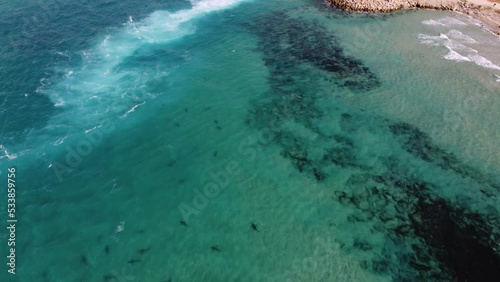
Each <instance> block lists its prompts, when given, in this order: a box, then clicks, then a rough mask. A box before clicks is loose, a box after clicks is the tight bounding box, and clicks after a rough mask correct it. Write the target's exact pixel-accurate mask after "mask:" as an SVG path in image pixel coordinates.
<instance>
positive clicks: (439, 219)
mask: <svg viewBox="0 0 500 282" xmlns="http://www.w3.org/2000/svg"><path fill="white" fill-rule="evenodd" d="M247 28H248V29H249V30H250V31H251V32H253V34H255V36H256V38H257V40H258V49H259V51H261V52H262V54H263V58H262V59H263V61H264V62H265V65H266V67H267V68H268V70H269V78H268V80H269V85H270V88H271V89H270V90H269V91H268V92H266V93H265V94H264V95H263V96H262V97H260V98H259V99H256V100H255V101H253V103H252V105H251V110H250V112H249V114H248V117H247V119H246V123H247V124H248V125H250V126H252V127H254V128H257V129H259V130H267V131H269V133H270V134H271V135H272V136H273V140H274V143H275V144H277V145H278V146H279V148H280V150H281V151H282V153H281V155H282V157H283V158H285V159H288V160H289V161H290V162H291V164H293V166H294V167H295V169H296V171H297V172H298V173H301V174H303V175H304V176H306V177H309V178H311V179H313V180H314V181H316V182H318V183H319V184H321V187H324V189H331V188H330V187H331V186H335V187H338V186H339V185H343V187H344V188H343V189H337V190H335V191H331V198H332V200H333V204H336V205H342V206H344V207H345V208H346V209H350V210H352V211H353V212H352V213H351V214H349V215H348V216H347V218H345V220H346V221H347V222H352V223H353V224H355V223H358V222H363V223H366V224H369V225H370V226H371V232H372V233H373V234H375V233H377V234H383V235H384V236H385V237H386V238H387V240H388V241H390V242H391V243H390V244H387V245H384V246H375V245H373V244H372V243H370V242H369V240H368V239H369V238H363V237H362V235H359V236H358V235H353V236H358V237H356V238H354V240H353V241H352V244H351V245H350V246H346V247H345V248H346V251H348V250H349V249H353V250H357V251H360V252H365V253H367V255H366V259H364V260H362V261H360V262H359V263H360V265H361V266H362V267H364V268H366V269H369V270H371V271H372V272H374V273H379V274H384V275H388V274H389V275H391V276H392V278H393V279H394V280H395V281H416V280H418V281H453V280H457V281H495V280H496V279H498V278H499V277H500V250H499V249H498V246H499V244H500V232H499V230H498V226H499V223H500V222H499V221H500V215H499V213H498V211H497V210H496V209H495V208H493V207H490V209H488V210H480V211H479V210H476V209H473V208H471V207H470V206H468V204H467V203H466V201H461V202H460V201H456V200H455V199H453V198H452V197H445V196H443V195H440V194H439V192H438V191H442V189H440V188H443V187H442V186H439V185H444V184H436V183H431V182H430V181H429V180H428V179H426V178H425V175H419V174H418V173H417V172H415V168H414V166H415V165H416V164H419V165H422V166H426V167H431V168H432V169H435V170H438V171H440V172H441V171H442V172H443V173H442V174H443V175H445V176H443V177H453V179H458V181H460V180H461V179H467V181H472V182H474V183H475V184H474V185H476V186H478V187H482V188H481V189H480V191H481V192H482V193H483V194H484V195H483V196H484V197H488V198H494V197H496V193H497V192H498V190H499V189H498V188H499V187H500V186H499V185H498V183H495V182H494V181H493V180H491V179H490V178H489V177H488V176H486V175H483V174H481V172H479V171H477V170H476V169H474V168H472V167H469V166H467V165H465V164H463V163H462V162H461V161H460V160H459V159H458V158H457V157H455V156H454V155H453V154H451V153H449V152H447V151H446V150H444V149H442V148H440V147H439V146H437V145H436V144H435V143H434V142H433V141H432V138H431V137H430V136H429V135H427V134H426V133H424V132H422V131H421V130H420V129H418V128H416V127H414V126H412V125H410V124H407V123H402V122H392V121H389V120H387V119H384V118H382V117H372V116H366V114H365V113H364V112H363V111H362V110H360V109H356V108H353V107H352V106H350V105H348V104H346V103H345V102H344V101H343V100H342V97H343V95H346V94H347V93H348V94H351V95H352V94H354V95H369V93H370V92H369V91H370V90H372V89H375V88H377V87H378V86H379V85H380V84H381V82H380V80H379V78H378V77H377V75H376V74H375V73H373V72H372V71H371V70H370V69H369V67H368V66H365V65H364V64H363V62H361V61H360V60H358V59H355V58H352V57H351V56H349V55H348V54H347V52H346V50H344V49H343V48H342V47H341V45H340V44H339V39H338V38H337V37H336V36H335V34H334V32H333V31H331V30H328V29H326V28H325V27H323V26H322V25H321V24H319V23H316V22H312V21H308V20H305V19H301V18H295V17H293V16H290V15H287V14H285V13H272V14H270V15H269V16H266V17H262V18H261V19H260V20H259V21H257V22H254V23H249V24H247ZM325 105H326V106H325ZM332 124H333V125H332ZM369 134H377V135H378V136H382V137H381V138H380V139H377V140H388V141H387V142H391V143H390V144H391V145H387V146H390V147H391V146H393V144H395V147H394V149H393V151H394V152H393V153H387V151H383V150H382V151H377V150H376V149H373V148H368V149H367V148H366V147H362V146H361V144H360V143H361V141H360V139H359V138H360V136H367V135H369ZM391 148H392V147H391ZM384 152H385V153H384ZM368 155H369V156H370V157H371V158H372V159H375V160H376V161H375V162H366V161H365V159H366V158H368V157H367V156H368ZM409 159H410V160H411V161H408V160H409ZM339 171H342V173H347V174H350V177H349V178H348V180H347V181H346V182H345V183H343V184H338V183H332V182H329V179H330V176H331V175H335V174H338V172H339ZM464 183H465V182H464ZM447 185H451V184H447ZM444 188H446V187H444ZM337 239H339V240H342V239H343V238H337ZM344 239H345V238H344Z"/></svg>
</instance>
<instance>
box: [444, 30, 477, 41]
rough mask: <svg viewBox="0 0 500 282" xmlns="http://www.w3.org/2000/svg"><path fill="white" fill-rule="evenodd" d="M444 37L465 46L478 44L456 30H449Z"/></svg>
mask: <svg viewBox="0 0 500 282" xmlns="http://www.w3.org/2000/svg"><path fill="white" fill-rule="evenodd" d="M446 35H447V36H448V37H449V38H453V39H455V40H457V41H460V42H461V43H467V44H477V43H478V42H477V41H476V40H475V39H474V38H472V37H470V36H467V35H465V34H463V33H462V32H460V31H458V30H456V29H452V30H450V31H449V32H448V33H447V34H446Z"/></svg>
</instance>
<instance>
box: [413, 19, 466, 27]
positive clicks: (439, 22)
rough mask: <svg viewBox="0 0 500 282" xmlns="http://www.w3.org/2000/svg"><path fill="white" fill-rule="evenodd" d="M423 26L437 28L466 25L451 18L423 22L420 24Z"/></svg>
mask: <svg viewBox="0 0 500 282" xmlns="http://www.w3.org/2000/svg"><path fill="white" fill-rule="evenodd" d="M422 24H424V25H434V26H436V25H438V26H454V25H467V24H466V23H464V22H463V21H461V20H458V19H455V18H452V17H443V18H440V19H437V20H425V21H423V22H422Z"/></svg>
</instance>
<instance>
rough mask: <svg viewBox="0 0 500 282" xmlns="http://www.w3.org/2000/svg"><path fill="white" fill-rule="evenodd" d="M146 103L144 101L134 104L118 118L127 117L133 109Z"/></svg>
mask: <svg viewBox="0 0 500 282" xmlns="http://www.w3.org/2000/svg"><path fill="white" fill-rule="evenodd" d="M145 103H146V101H144V102H142V103H139V104H137V105H134V106H133V107H132V108H131V109H130V110H128V111H127V112H126V113H125V114H124V115H122V116H120V118H124V117H127V116H128V114H130V113H133V112H135V109H137V108H138V107H139V106H142V105H144V104H145Z"/></svg>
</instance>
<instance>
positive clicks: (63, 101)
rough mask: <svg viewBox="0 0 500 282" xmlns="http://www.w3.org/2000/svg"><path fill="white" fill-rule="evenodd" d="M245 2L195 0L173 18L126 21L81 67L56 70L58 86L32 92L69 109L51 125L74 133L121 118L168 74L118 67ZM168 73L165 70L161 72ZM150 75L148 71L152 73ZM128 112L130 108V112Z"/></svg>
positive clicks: (164, 14)
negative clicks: (151, 84)
mask: <svg viewBox="0 0 500 282" xmlns="http://www.w3.org/2000/svg"><path fill="white" fill-rule="evenodd" d="M244 1H246V0H198V1H192V3H193V5H192V7H191V9H186V10H181V11H178V12H174V13H172V12H168V11H156V12H153V13H152V14H150V15H149V16H148V17H147V18H145V19H144V20H141V21H138V22H137V21H135V20H134V19H133V18H132V17H129V19H128V21H127V22H126V23H125V24H124V25H123V28H122V29H121V30H119V31H117V32H116V33H112V34H106V35H105V36H104V38H102V39H100V40H97V42H96V44H95V47H93V48H90V49H87V50H82V51H81V52H80V53H79V54H80V55H81V57H82V61H83V64H82V67H80V68H77V69H75V68H72V69H65V70H58V71H60V72H61V73H63V74H65V75H63V78H62V79H61V80H60V81H59V82H57V83H55V84H54V83H50V82H48V81H43V80H42V81H40V82H41V85H40V87H38V88H37V92H40V93H44V94H46V95H48V96H49V97H50V98H51V99H52V101H53V103H54V105H55V106H57V107H62V108H66V109H69V108H71V112H65V113H63V114H60V115H58V116H55V117H54V118H53V119H54V120H53V123H56V124H69V125H71V126H74V127H76V128H78V129H81V130H83V129H85V128H89V127H92V126H93V125H95V124H100V123H101V122H100V121H102V120H103V119H107V118H109V117H110V115H111V117H120V116H123V113H124V112H126V114H125V116H126V115H127V114H128V113H130V112H131V111H132V112H133V111H134V110H135V109H136V107H137V105H142V104H143V103H144V102H145V101H146V100H148V99H153V98H154V97H155V95H151V94H150V93H146V90H145V88H144V85H146V84H147V82H148V81H149V80H151V79H158V78H162V77H164V76H167V75H168V74H169V71H170V70H169V69H168V68H167V66H166V65H165V64H162V66H161V67H157V68H156V71H157V73H151V72H144V71H141V70H139V68H133V67H129V68H127V66H126V64H123V62H124V61H125V60H126V59H127V58H129V57H131V56H132V55H134V54H135V53H136V52H137V51H138V50H140V49H141V48H144V47H147V46H150V45H156V44H168V43H170V42H172V41H174V40H177V39H179V38H181V37H183V36H186V35H189V34H192V33H193V32H195V30H196V29H195V26H194V25H195V22H194V21H195V20H196V19H198V18H200V17H202V16H204V15H206V14H208V13H211V12H214V11H220V10H223V9H226V8H230V7H232V6H234V5H237V4H239V3H241V2H244ZM166 68H167V69H166ZM154 71H155V70H153V72H154ZM131 107H132V108H131Z"/></svg>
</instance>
